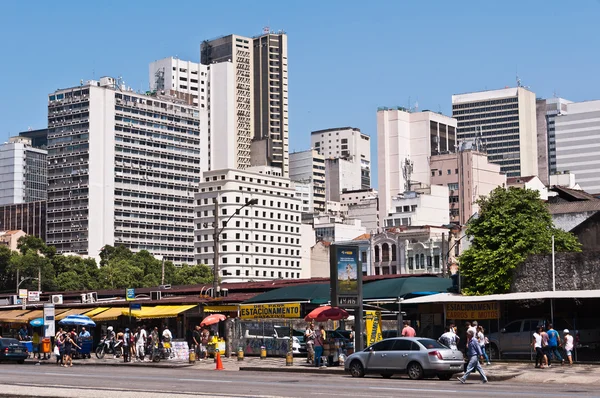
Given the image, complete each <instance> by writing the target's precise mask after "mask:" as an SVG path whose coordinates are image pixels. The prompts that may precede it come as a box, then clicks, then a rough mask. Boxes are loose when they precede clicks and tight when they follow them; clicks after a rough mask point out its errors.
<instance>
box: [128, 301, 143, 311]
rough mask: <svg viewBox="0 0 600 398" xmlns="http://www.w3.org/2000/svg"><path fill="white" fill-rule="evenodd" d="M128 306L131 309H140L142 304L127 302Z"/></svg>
mask: <svg viewBox="0 0 600 398" xmlns="http://www.w3.org/2000/svg"><path fill="white" fill-rule="evenodd" d="M129 308H131V310H132V311H140V310H141V309H142V305H141V304H140V303H131V304H129Z"/></svg>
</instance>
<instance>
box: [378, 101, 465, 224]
mask: <svg viewBox="0 0 600 398" xmlns="http://www.w3.org/2000/svg"><path fill="white" fill-rule="evenodd" d="M377 149H378V151H377V152H378V154H379V156H378V159H377V162H378V166H379V218H380V219H381V220H383V219H384V218H385V217H387V215H388V214H389V213H391V212H392V211H394V208H393V206H391V198H392V197H394V196H396V195H398V194H401V193H403V192H404V191H412V190H414V189H415V188H417V187H428V186H429V185H431V177H430V170H429V158H430V157H431V156H434V155H438V154H440V153H447V152H454V151H456V120H455V119H452V118H450V117H448V116H444V115H441V114H438V113H435V112H430V111H423V112H410V111H408V110H406V109H404V108H396V109H390V108H380V109H378V111H377ZM407 162H410V167H409V169H410V170H407ZM407 171H408V174H406V172H407ZM407 177H408V178H407ZM407 180H409V181H407ZM407 182H409V183H410V184H407Z"/></svg>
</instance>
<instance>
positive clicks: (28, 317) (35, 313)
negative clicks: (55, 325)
mask: <svg viewBox="0 0 600 398" xmlns="http://www.w3.org/2000/svg"><path fill="white" fill-rule="evenodd" d="M66 311H67V309H66V308H59V309H55V310H54V316H55V319H56V318H57V317H58V316H59V315H61V314H63V313H65V312H66ZM43 316H44V310H34V311H31V312H28V313H27V314H25V315H23V316H21V317H20V319H22V320H23V322H29V321H31V320H32V319H36V318H42V317H43Z"/></svg>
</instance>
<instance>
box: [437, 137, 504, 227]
mask: <svg viewBox="0 0 600 398" xmlns="http://www.w3.org/2000/svg"><path fill="white" fill-rule="evenodd" d="M480 149H481V148H478V147H476V146H472V145H470V144H468V143H463V144H461V145H460V148H459V151H458V152H456V153H448V154H445V155H436V156H432V157H431V184H432V185H444V186H446V187H448V190H449V197H448V201H449V203H450V221H451V222H453V223H456V224H460V225H464V224H466V222H467V221H468V220H469V218H470V217H471V216H472V215H473V214H475V213H477V212H478V211H479V206H478V205H477V203H476V202H477V199H479V198H480V197H482V196H488V195H489V194H490V193H491V192H492V191H493V190H494V189H495V188H496V187H499V186H505V185H506V175H505V174H504V173H502V172H501V171H500V165H498V164H495V163H490V162H489V161H488V158H487V154H486V153H484V152H480Z"/></svg>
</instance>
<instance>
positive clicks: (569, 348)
mask: <svg viewBox="0 0 600 398" xmlns="http://www.w3.org/2000/svg"><path fill="white" fill-rule="evenodd" d="M563 339H564V340H565V346H564V348H565V355H566V356H567V359H568V360H569V366H573V336H571V334H570V333H569V329H565V330H563Z"/></svg>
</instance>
